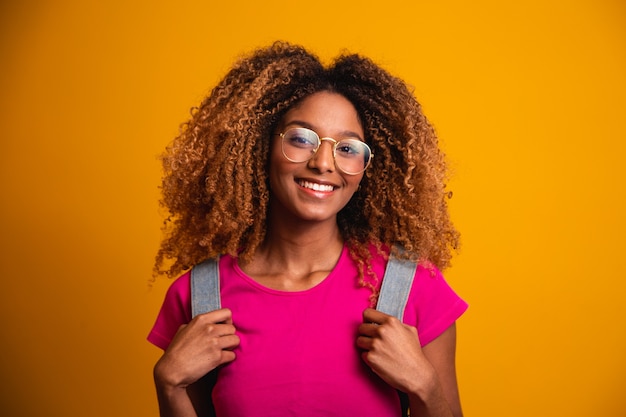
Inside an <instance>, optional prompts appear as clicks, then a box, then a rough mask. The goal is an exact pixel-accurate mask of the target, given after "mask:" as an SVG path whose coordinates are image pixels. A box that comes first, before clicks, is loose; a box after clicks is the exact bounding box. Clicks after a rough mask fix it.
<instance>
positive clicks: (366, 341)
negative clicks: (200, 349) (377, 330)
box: [356, 336, 373, 350]
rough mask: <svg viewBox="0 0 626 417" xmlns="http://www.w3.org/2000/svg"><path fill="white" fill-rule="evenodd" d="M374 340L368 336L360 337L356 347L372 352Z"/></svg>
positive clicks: (357, 339)
mask: <svg viewBox="0 0 626 417" xmlns="http://www.w3.org/2000/svg"><path fill="white" fill-rule="evenodd" d="M372 342H373V340H372V338H371V337H366V336H359V337H357V338H356V345H357V347H358V348H359V349H363V350H370V349H371V348H372Z"/></svg>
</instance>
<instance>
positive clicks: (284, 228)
mask: <svg viewBox="0 0 626 417" xmlns="http://www.w3.org/2000/svg"><path fill="white" fill-rule="evenodd" d="M342 249H343V238H342V236H341V233H340V232H339V227H338V226H337V223H336V220H335V219H332V221H330V220H329V221H325V222H305V221H301V220H300V221H296V222H290V221H288V218H284V217H283V218H282V219H276V218H271V219H269V224H268V232H267V236H266V238H265V241H264V242H263V244H261V246H260V247H259V248H258V249H257V251H256V253H255V255H254V258H253V260H252V261H251V262H250V263H248V264H240V266H241V268H242V269H243V270H244V271H245V272H246V273H247V274H249V275H250V276H252V277H254V278H255V279H257V281H259V282H261V283H263V284H264V285H267V286H270V287H273V288H277V289H303V288H309V287H311V286H313V285H315V284H316V283H318V282H319V281H321V279H323V278H324V277H326V275H327V274H328V273H329V272H330V271H331V270H332V269H333V268H334V266H335V265H336V264H337V261H338V260H339V257H340V256H341V252H342Z"/></svg>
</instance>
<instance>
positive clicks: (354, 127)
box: [281, 91, 363, 137]
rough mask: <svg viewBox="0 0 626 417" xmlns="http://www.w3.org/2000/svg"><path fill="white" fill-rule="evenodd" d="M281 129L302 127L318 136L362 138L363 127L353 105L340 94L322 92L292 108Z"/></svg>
mask: <svg viewBox="0 0 626 417" xmlns="http://www.w3.org/2000/svg"><path fill="white" fill-rule="evenodd" d="M281 125H282V127H283V128H288V127H296V126H302V127H307V128H309V129H312V130H315V131H316V132H317V134H318V135H320V136H333V135H337V134H343V133H344V132H353V133H355V134H356V135H357V136H359V137H363V127H362V126H361V122H360V120H359V116H358V113H357V111H356V109H355V108H354V105H352V103H351V102H350V101H349V100H348V99H347V98H345V97H344V96H342V95H341V94H337V93H332V92H327V91H322V92H318V93H315V94H312V95H310V96H308V97H306V98H305V99H303V100H302V101H301V102H299V103H298V104H297V105H296V106H294V107H292V108H291V109H290V110H289V111H287V113H286V114H285V116H284V117H283V119H282V123H281Z"/></svg>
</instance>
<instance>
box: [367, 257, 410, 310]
mask: <svg viewBox="0 0 626 417" xmlns="http://www.w3.org/2000/svg"><path fill="white" fill-rule="evenodd" d="M416 270H417V264H416V263H415V262H412V261H409V260H405V259H398V258H396V257H394V256H391V255H390V256H389V261H388V262H387V268H386V269H385V275H384V276H383V284H382V286H381V288H380V294H379V295H378V303H377V304H376V310H378V311H381V312H383V313H385V314H389V315H390V316H394V317H396V318H397V319H398V320H400V321H402V319H403V317H404V308H405V307H406V302H407V300H408V299H409V293H410V292H411V286H412V285H413V277H414V276H415V271H416Z"/></svg>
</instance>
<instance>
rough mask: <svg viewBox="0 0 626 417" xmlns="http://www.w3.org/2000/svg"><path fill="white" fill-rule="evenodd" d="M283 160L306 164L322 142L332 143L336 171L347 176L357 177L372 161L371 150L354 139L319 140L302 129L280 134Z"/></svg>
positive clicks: (309, 130)
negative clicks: (338, 170)
mask: <svg viewBox="0 0 626 417" xmlns="http://www.w3.org/2000/svg"><path fill="white" fill-rule="evenodd" d="M279 136H280V137H281V138H282V150H283V155H284V156H285V158H287V159H288V160H290V161H291V162H306V161H308V160H309V159H311V158H312V157H313V155H315V153H316V152H317V150H318V149H319V148H320V146H321V145H322V141H325V140H327V141H330V142H332V143H333V157H334V159H335V165H336V166H337V168H338V169H340V170H341V171H342V172H344V173H345V174H348V175H357V174H360V173H362V172H363V171H365V170H366V169H367V167H368V166H369V164H370V162H371V160H372V156H373V154H372V150H371V149H370V147H369V146H367V144H366V143H365V142H362V141H360V140H359V139H356V138H348V139H342V140H340V141H337V140H335V139H333V138H320V137H319V135H318V134H317V133H315V132H314V131H312V130H311V129H306V128H304V127H295V128H292V129H288V130H287V131H285V132H284V133H280V134H279Z"/></svg>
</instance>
